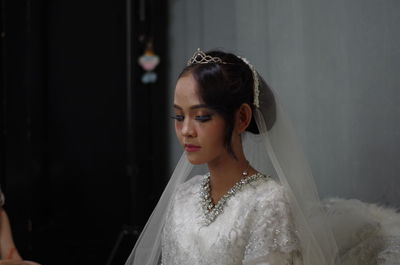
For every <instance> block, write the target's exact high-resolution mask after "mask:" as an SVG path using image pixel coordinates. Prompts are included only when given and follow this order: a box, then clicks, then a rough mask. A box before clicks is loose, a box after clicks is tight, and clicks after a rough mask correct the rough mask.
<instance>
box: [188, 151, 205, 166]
mask: <svg viewBox="0 0 400 265" xmlns="http://www.w3.org/2000/svg"><path fill="white" fill-rule="evenodd" d="M186 158H187V160H188V161H189V162H190V164H192V165H202V164H205V163H207V162H206V161H204V159H201V158H199V157H195V156H194V155H193V154H189V153H186Z"/></svg>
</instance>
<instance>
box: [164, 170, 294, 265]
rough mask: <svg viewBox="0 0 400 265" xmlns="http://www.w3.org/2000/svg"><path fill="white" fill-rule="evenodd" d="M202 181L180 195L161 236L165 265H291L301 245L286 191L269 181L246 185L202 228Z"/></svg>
mask: <svg viewBox="0 0 400 265" xmlns="http://www.w3.org/2000/svg"><path fill="white" fill-rule="evenodd" d="M201 180H202V176H196V177H194V178H193V179H191V180H189V181H188V182H186V183H184V184H183V185H182V186H181V187H180V188H179V189H178V191H177V194H176V196H175V198H174V200H173V205H172V208H171V209H170V211H169V213H168V215H167V220H166V224H165V227H164V231H163V237H162V264H163V265H172V264H180V265H181V264H191V265H196V264H197V265H206V264H210V265H211V264H213V265H218V264H220V265H226V264H229V265H239V264H246V265H247V264H248V265H250V264H261V263H266V264H274V265H275V264H279V265H286V264H293V262H294V258H293V257H294V253H295V251H297V250H298V245H297V244H298V242H297V238H296V234H295V231H294V228H293V224H292V219H291V216H290V209H289V205H288V203H287V202H286V199H285V196H284V194H283V193H284V191H283V188H282V186H280V185H279V184H278V183H276V182H275V181H273V180H272V179H268V180H266V179H265V178H260V179H259V180H257V181H254V182H252V183H249V184H247V185H246V186H244V187H243V189H242V190H241V191H240V192H238V193H236V194H235V196H232V197H231V198H230V199H229V200H228V201H227V202H226V205H225V208H224V211H223V212H222V213H221V214H220V215H219V216H218V218H217V219H215V220H214V222H212V223H211V224H210V225H209V226H204V225H203V223H202V216H203V212H202V208H201V205H200V203H199V199H198V190H199V187H200V185H201ZM296 253H297V252H296ZM273 260H279V262H278V263H276V262H273ZM268 262H270V263H268ZM271 262H273V263H271ZM296 264H298V263H296Z"/></svg>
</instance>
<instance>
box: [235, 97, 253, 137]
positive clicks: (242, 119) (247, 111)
mask: <svg viewBox="0 0 400 265" xmlns="http://www.w3.org/2000/svg"><path fill="white" fill-rule="evenodd" d="M252 115H253V111H252V110H251V107H250V106H249V104H247V103H243V104H242V105H241V106H240V107H239V109H238V110H237V111H236V115H235V119H236V120H235V131H236V132H237V133H239V134H240V133H242V132H244V131H245V130H246V128H247V127H248V126H249V124H250V121H251V117H252Z"/></svg>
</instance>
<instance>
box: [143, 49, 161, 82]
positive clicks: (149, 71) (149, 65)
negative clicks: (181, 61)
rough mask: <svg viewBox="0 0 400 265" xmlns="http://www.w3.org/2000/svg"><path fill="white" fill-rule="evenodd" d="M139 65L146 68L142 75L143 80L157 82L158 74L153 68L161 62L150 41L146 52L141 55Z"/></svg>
mask: <svg viewBox="0 0 400 265" xmlns="http://www.w3.org/2000/svg"><path fill="white" fill-rule="evenodd" d="M138 62H139V65H140V66H141V67H142V68H143V70H145V73H144V74H143V75H142V82H143V83H144V84H150V83H155V82H156V81H157V74H156V73H155V72H153V70H154V69H155V68H156V67H157V65H158V64H159V63H160V58H159V57H158V56H157V55H156V54H155V53H154V50H153V43H152V42H148V43H147V47H146V49H145V51H144V54H143V55H142V56H140V57H139V60H138Z"/></svg>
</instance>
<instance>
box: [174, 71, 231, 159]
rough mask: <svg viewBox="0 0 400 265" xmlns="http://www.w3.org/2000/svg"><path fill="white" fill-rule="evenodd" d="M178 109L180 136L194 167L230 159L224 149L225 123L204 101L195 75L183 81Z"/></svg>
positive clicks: (176, 100)
mask: <svg viewBox="0 0 400 265" xmlns="http://www.w3.org/2000/svg"><path fill="white" fill-rule="evenodd" d="M174 109H175V116H174V119H175V132H176V136H177V137H178V140H179V142H180V143H181V144H182V146H183V147H184V149H185V151H186V155H187V158H188V160H189V161H190V162H191V163H192V164H204V163H212V162H218V160H221V159H223V158H224V157H226V156H229V154H228V152H227V150H226V148H225V147H224V133H225V121H224V120H223V119H222V117H221V116H220V115H218V114H217V113H216V112H214V111H213V110H211V109H209V108H208V107H207V106H206V105H205V104H204V102H202V101H201V99H200V98H199V96H198V94H197V82H196V80H195V79H194V78H193V76H192V74H187V75H185V76H183V77H181V78H179V80H178V82H177V84H176V88H175V98H174Z"/></svg>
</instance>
